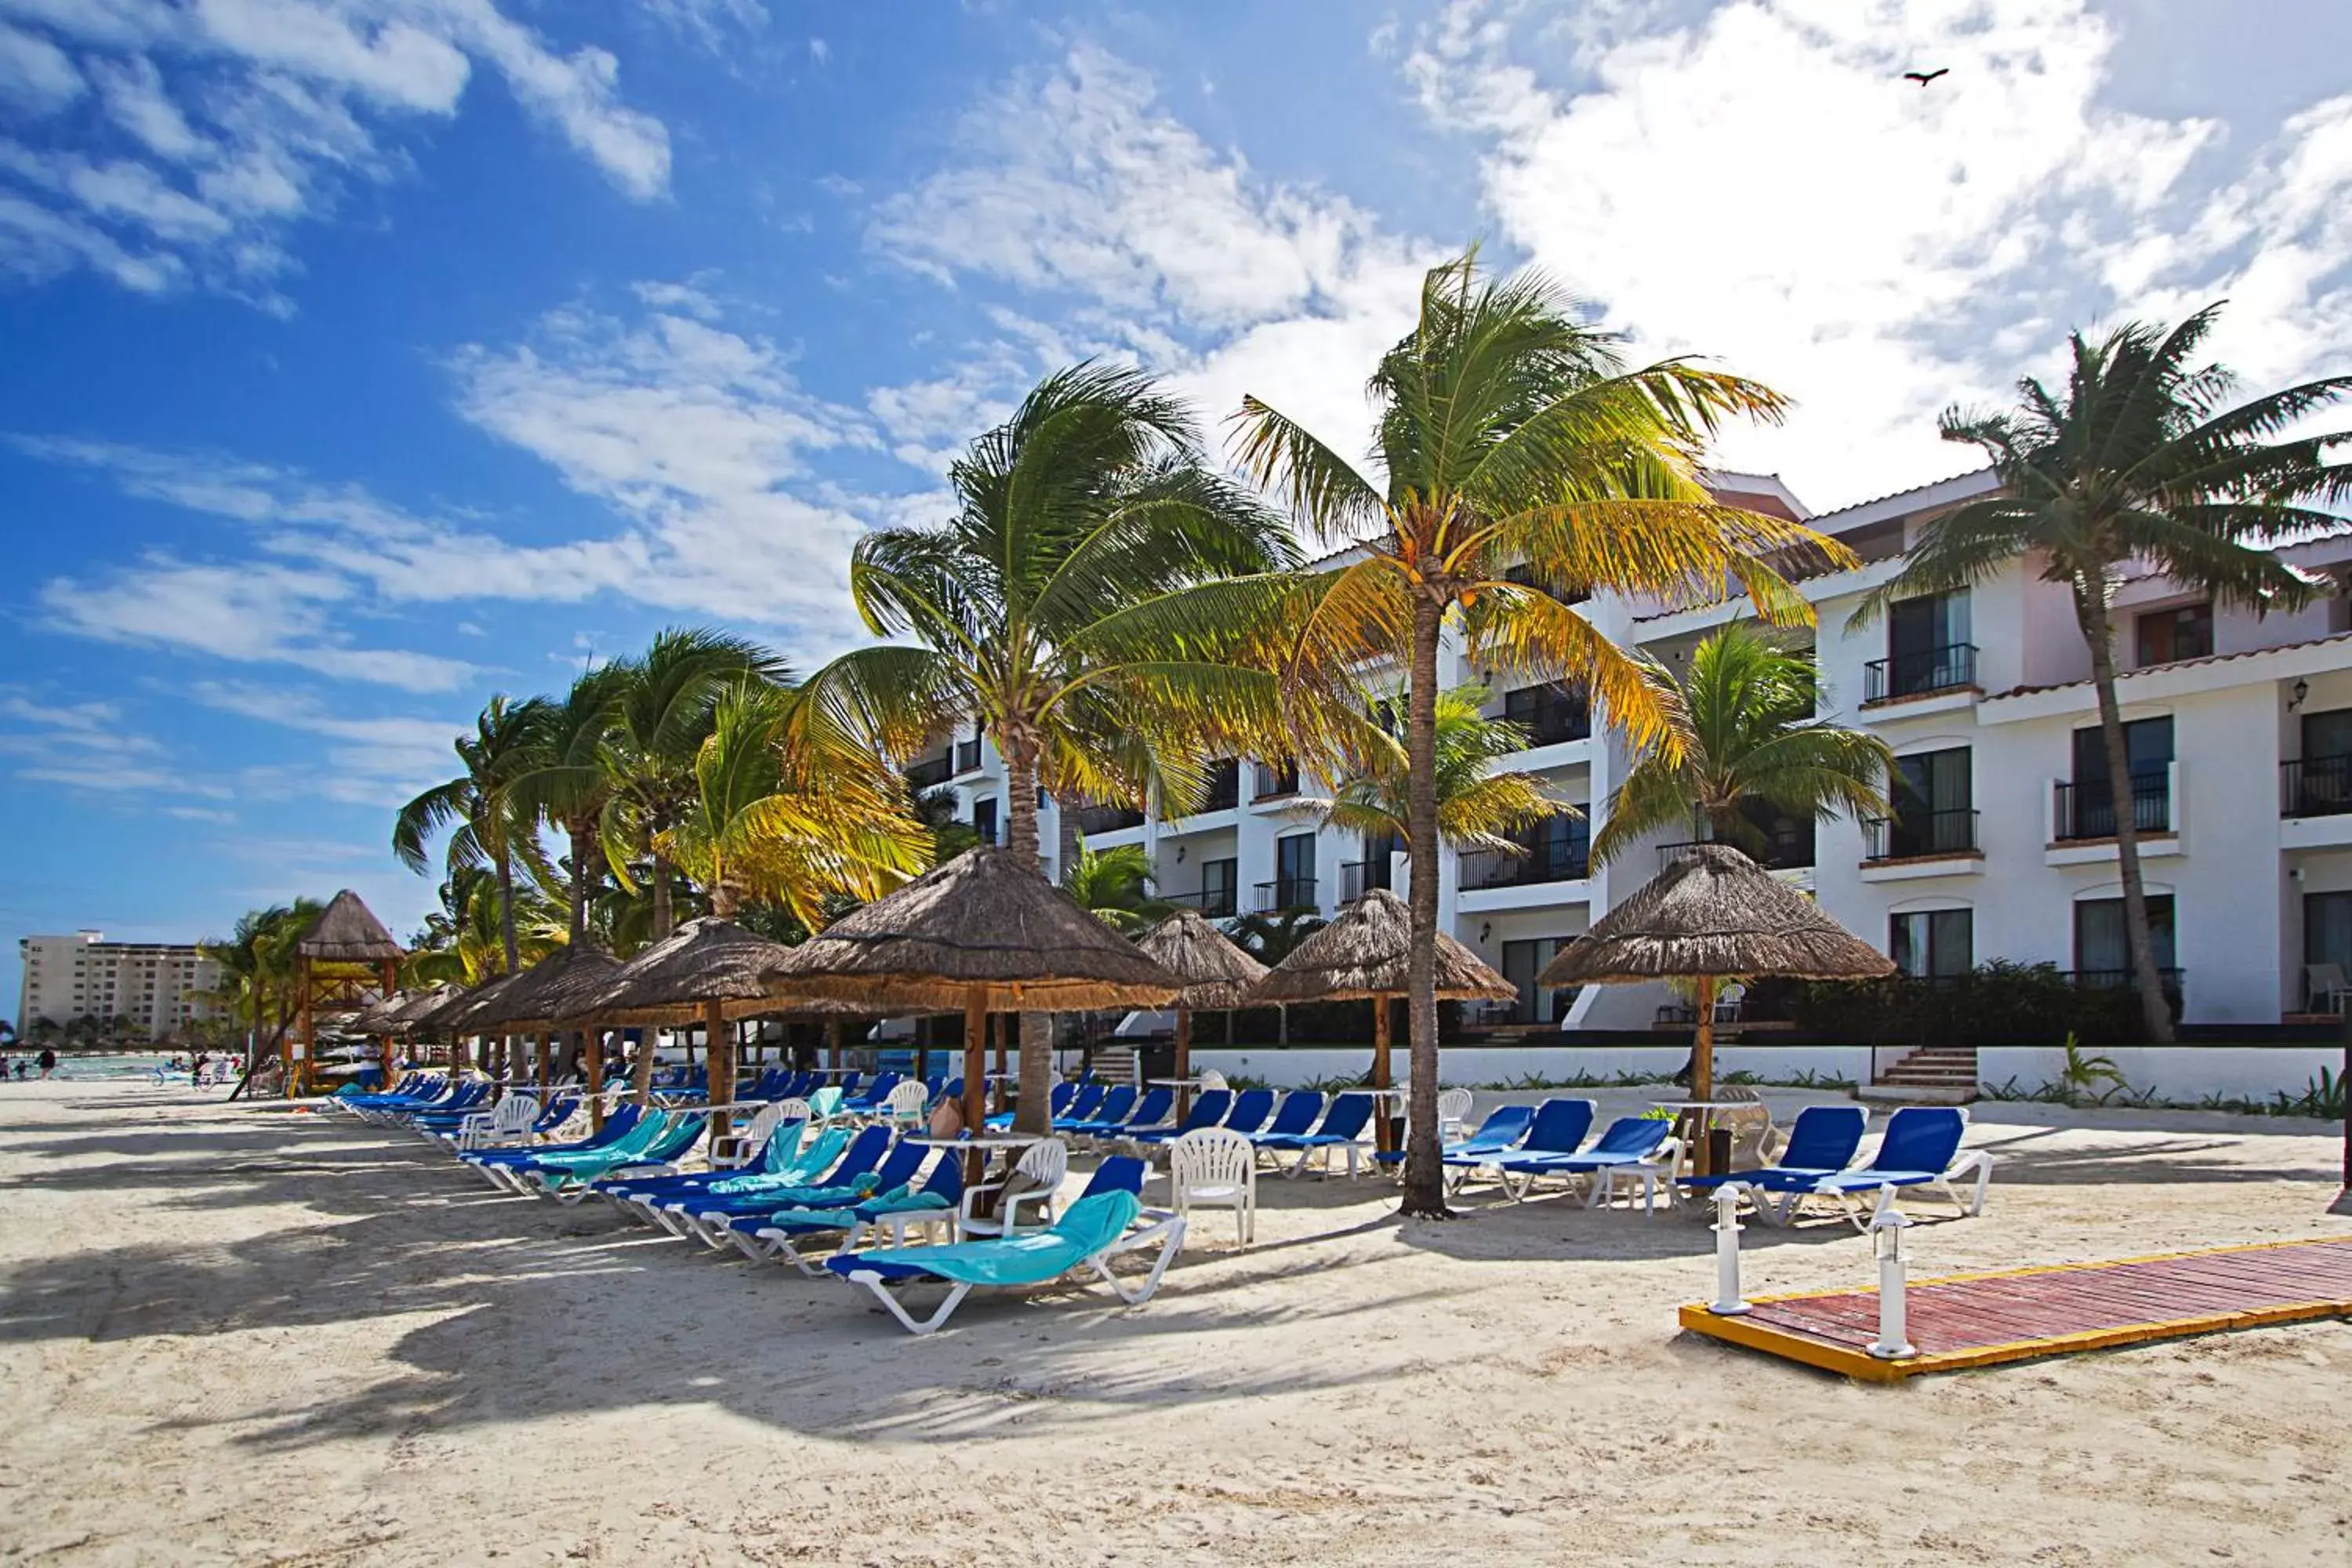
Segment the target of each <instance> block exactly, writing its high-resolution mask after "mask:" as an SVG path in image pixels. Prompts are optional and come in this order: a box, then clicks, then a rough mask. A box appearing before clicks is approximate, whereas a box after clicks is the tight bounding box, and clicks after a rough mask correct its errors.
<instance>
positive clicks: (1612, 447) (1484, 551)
mask: <svg viewBox="0 0 2352 1568" xmlns="http://www.w3.org/2000/svg"><path fill="white" fill-rule="evenodd" d="M1370 391H1371V394H1372V396H1373V398H1374V400H1375V402H1376V404H1377V405H1378V412H1377V417H1376V422H1375V432H1374V434H1375V441H1374V445H1375V449H1376V455H1377V457H1378V458H1379V461H1380V465H1381V479H1378V480H1375V479H1371V478H1368V477H1367V476H1366V475H1365V474H1364V473H1362V472H1361V471H1360V470H1359V469H1358V468H1356V467H1355V465H1353V464H1352V463H1350V462H1349V461H1348V460H1347V459H1346V458H1342V457H1341V456H1339V450H1338V449H1337V448H1335V447H1330V446H1328V445H1326V444H1325V443H1324V442H1323V441H1322V440H1320V439H1318V437H1316V436H1314V435H1313V434H1311V433H1309V432H1308V431H1307V430H1306V429H1305V428H1304V427H1302V426H1299V425H1298V424H1297V423H1296V422H1295V421H1293V420H1291V419H1289V418H1288V417H1286V416H1284V415H1283V414H1281V413H1280V412H1278V411H1276V409H1274V408H1272V407H1270V406H1268V405H1266V404H1265V403H1263V402H1261V401H1259V400H1258V399H1256V398H1254V397H1253V398H1250V399H1248V400H1246V401H1245V402H1244V405H1243V408H1242V413H1241V416H1240V421H1239V423H1240V442H1239V453H1240V457H1241V459H1242V461H1243V463H1244V466H1245V467H1246V468H1247V469H1248V470H1249V472H1250V473H1251V475H1252V476H1253V477H1254V478H1255V479H1257V480H1258V481H1259V482H1260V483H1262V484H1265V485H1269V486H1272V487H1275V488H1276V489H1277V490H1278V492H1279V493H1280V494H1281V495H1282V496H1283V497H1285V498H1286V500H1288V502H1289V504H1290V505H1291V507H1292V508H1293V509H1294V510H1296V511H1297V514H1298V515H1299V517H1300V518H1301V519H1302V520H1303V521H1305V522H1306V523H1307V526H1309V527H1310V528H1311V529H1312V530H1313V531H1315V533H1316V534H1317V535H1318V537H1319V538H1321V539H1322V540H1324V541H1325V542H1328V543H1329V544H1331V545H1334V546H1341V547H1346V548H1348V549H1349V551H1350V552H1351V558H1350V559H1349V560H1348V561H1347V562H1346V563H1343V564H1342V565H1340V566H1339V567H1338V568H1337V569H1335V570H1333V571H1330V572H1328V573H1325V574H1319V575H1318V576H1316V577H1314V578H1312V579H1310V580H1308V581H1307V582H1306V583H1304V584H1300V585H1299V586H1298V587H1297V589H1296V590H1295V591H1294V597H1293V598H1292V600H1291V602H1290V603H1288V604H1287V605H1283V606H1281V607H1280V608H1279V609H1276V610H1270V611H1269V612H1267V613H1265V614H1264V615H1263V616H1261V618H1259V619H1258V620H1256V621H1255V623H1254V628H1255V629H1262V631H1263V634H1264V635H1265V636H1266V637H1268V638H1269V639H1271V640H1273V641H1274V642H1275V643H1276V647H1283V645H1285V644H1286V651H1284V652H1282V653H1281V654H1280V655H1279V657H1282V658H1284V660H1285V668H1286V669H1287V670H1288V671H1289V672H1290V674H1291V676H1292V679H1293V683H1294V685H1299V684H1313V683H1314V682H1316V681H1318V680H1326V679H1329V675H1330V672H1331V671H1333V670H1335V669H1340V668H1349V669H1352V668H1362V667H1364V666H1367V665H1370V664H1377V663H1386V664H1389V665H1391V666H1392V667H1393V666H1399V665H1401V666H1402V668H1403V670H1404V674H1405V688H1406V695H1407V699H1408V700H1407V713H1406V720H1405V757H1406V763H1407V774H1406V776H1407V779H1408V781H1409V783H1408V787H1407V798H1406V806H1407V810H1406V826H1407V832H1406V835H1405V839H1406V853H1407V854H1408V856H1409V857H1410V858H1412V862H1413V864H1415V865H1416V866H1423V867H1427V866H1431V865H1433V864H1434V863H1435V861H1436V859H1437V843H1438V815H1437V795H1436V778H1437V773H1436V769H1437V758H1436V741H1437V700H1438V694H1439V688H1438V679H1437V663H1438V648H1439V644H1440V640H1441V638H1442V637H1443V636H1444V633H1445V631H1446V629H1447V628H1448V627H1449V626H1451V627H1454V628H1456V629H1457V630H1458V631H1459V633H1460V635H1461V637H1462V638H1463V640H1464V642H1465V645H1466V647H1467V649H1468V651H1469V653H1470V655H1471V657H1472V658H1475V659H1476V660H1477V661H1478V662H1479V664H1480V665H1481V666H1482V667H1486V668H1496V669H1498V670H1504V671H1508V672H1511V673H1514V674H1521V675H1524V676H1526V677H1527V678H1528V679H1559V678H1560V677H1562V676H1563V675H1564V676H1565V678H1566V679H1567V680H1568V681H1569V682H1570V683H1571V684H1573V685H1575V686H1578V687H1581V688H1582V689H1585V691H1586V692H1587V693H1588V696H1589V697H1590V698H1591V699H1593V700H1597V705H1598V706H1599V707H1601V709H1602V710H1603V711H1604V712H1605V715H1606V718H1607V720H1608V721H1609V722H1611V723H1612V724H1614V725H1615V726H1616V727H1617V728H1618V729H1619V730H1620V731H1622V732H1623V734H1624V735H1625V737H1626V739H1627V740H1628V741H1629V742H1632V743H1633V745H1634V746H1636V747H1651V746H1656V747H1660V748H1663V749H1664V750H1665V751H1667V752H1673V751H1674V750H1675V749H1676V748H1677V746H1678V745H1679V736H1678V732H1677V730H1676V727H1675V721H1674V713H1673V708H1672V704H1671V701H1670V700H1669V699H1668V696H1667V694H1666V693H1665V692H1664V690H1663V689H1661V687H1660V686H1659V685H1658V683H1657V681H1656V680H1655V679H1654V675H1653V673H1652V672H1651V670H1650V669H1649V668H1648V667H1647V666H1645V665H1644V664H1643V663H1642V662H1641V661H1639V660H1637V659H1636V658H1633V656H1632V655H1630V654H1628V653H1626V652H1625V651H1624V650H1622V649H1621V648H1619V647H1616V646H1615V645H1614V644H1613V643H1612V642H1611V641H1610V640H1609V639H1608V638H1607V637H1605V636H1603V635H1602V634H1601V631H1599V630H1598V629H1597V628H1596V627H1595V626H1593V625H1592V623H1591V622H1590V621H1588V620H1587V619H1585V618H1584V617H1583V616H1580V615H1579V614H1577V613H1576V611H1575V610H1574V609H1572V608H1571V607H1570V605H1568V604H1567V603H1566V602H1564V599H1563V598H1562V597H1559V596H1555V595H1554V594H1553V593H1551V592H1548V591H1547V586H1549V587H1558V588H1565V589H1573V590H1578V591H1580V592H1583V593H1587V594H1590V593H1593V592H1598V591H1602V590H1614V591H1617V592H1622V593H1626V594H1633V595H1653V596H1656V597H1661V598H1664V599H1667V600H1670V601H1675V602H1688V601H1693V600H1699V601H1712V600H1715V599H1720V598H1722V597H1724V596H1726V595H1728V594H1729V593H1730V592H1732V591H1733V590H1734V589H1735V587H1737V588H1738V589H1743V590H1744V591H1745V592H1746V593H1747V595H1748V597H1749V598H1750V600H1751V601H1753V602H1754V603H1755V605H1757V607H1758V608H1759V611H1762V612H1764V613H1765V614H1767V615H1769V616H1775V617H1783V618H1790V619H1801V618H1804V617H1805V616H1809V615H1810V611H1809V610H1808V609H1807V607H1806V606H1805V605H1804V603H1803V601H1802V599H1801V596H1800V595H1797V594H1796V593H1795V592H1794V591H1793V590H1792V589H1790V587H1789V585H1788V584H1787V583H1786V582H1785V581H1783V580H1782V579H1781V578H1780V576H1779V575H1778V574H1776V573H1775V572H1774V571H1773V570H1772V569H1771V568H1770V566H1769V564H1768V558H1769V555H1770V553H1771V552H1779V551H1786V550H1789V549H1790V548H1792V547H1799V548H1804V549H1806V550H1808V551H1809V552H1819V555H1820V556H1822V557H1825V558H1826V559H1828V560H1829V561H1831V562H1832V563H1835V564H1838V565H1846V564H1850V563H1852V561H1853V556H1852V553H1851V552H1848V551H1846V550H1845V549H1844V548H1843V546H1840V545H1838V544H1836V543H1834V542H1832V541H1829V540H1827V539H1825V538H1823V537H1822V536H1821V535H1820V534H1817V533H1815V532H1814V531H1812V530H1811V529H1808V528H1805V527H1803V526H1802V525H1801V524H1798V523H1793V522H1790V521H1787V520H1785V519H1782V518H1777V517H1772V516H1769V515H1765V514H1762V513H1758V512H1751V511H1747V510H1742V509H1740V508H1738V507H1734V506H1729V505H1727V504H1725V503H1724V502H1722V501H1719V500H1717V499H1716V498H1715V496H1714V495H1713V494H1711V493H1710V492H1709V491H1708V490H1707V489H1706V486H1705V484H1704V483H1702V482H1701V477H1700V464H1701V461H1702V459H1703V458H1704V456H1705V452H1706V443H1707V440H1708V439H1709V437H1712V436H1713V435H1714V433H1715V432H1716V431H1717V429H1718V428H1719V427H1720V426H1723V425H1724V424H1725V423H1726V422H1727V421H1730V420H1734V419H1767V420H1769V419H1777V418H1778V417H1779V416H1780V412H1781V409H1782V406H1783V405H1782V402H1781V400H1780V397H1779V396H1778V395H1776V394H1774V393H1773V392H1771V391H1770V390H1769V389H1768V388H1766V387H1764V386H1761V385H1759V384H1757V383H1755V382H1752V381H1748V380H1745V379H1743V378H1741V377H1739V376H1736V375H1731V374H1726V373H1723V372H1720V371H1714V370H1707V369H1703V368H1701V367H1700V366H1699V365H1697V364H1696V363H1691V362H1689V361H1686V360H1668V361H1664V362H1662V363H1656V364H1652V365H1648V366H1644V367H1643V368H1640V369H1635V370H1628V369H1626V368H1625V367H1624V364H1623V362H1622V358H1621V356H1620V354H1619V352H1618V347H1617V344H1616V342H1615V341H1614V339H1613V338H1612V336H1611V335H1610V334H1608V333H1606V332H1601V331H1595V330H1594V329H1592V328H1591V327H1590V326H1588V325H1586V324H1585V321H1584V312H1583V311H1582V310H1581V309H1580V307H1579V306H1578V304H1577V302H1576V301H1574V300H1571V299H1570V298H1569V297H1568V296H1567V295H1565V294H1564V293H1562V292H1561V291H1560V290H1559V289H1557V288H1556V287H1554V286H1553V285H1552V284H1551V283H1549V281H1548V280H1546V279H1543V278H1542V277H1540V276H1538V275H1536V274H1533V273H1527V274H1522V275H1520V276H1518V277H1516V278H1511V279H1499V280H1497V279H1482V278H1481V276H1480V274H1479V270H1478V267H1477V258H1476V253H1475V251H1474V252H1472V253H1470V254H1468V255H1465V256H1464V257H1462V258H1459V259H1457V260H1454V261H1451V262H1448V263H1446V264H1445V265H1444V266H1441V267H1438V268H1433V269H1432V270H1431V272H1430V273H1429V275H1428V277H1427V279H1425V280H1424V282H1423V288H1422V296H1421V316H1420V321H1419V324H1418V325H1417V326H1416V327H1415V328H1414V329H1413V331H1412V333H1411V334H1410V335H1408V336H1407V337H1406V338H1405V339H1404V340H1403V341H1402V342H1400V343H1398V344H1397V345H1396V346H1395V347H1394V348H1393V349H1391V351H1390V352H1389V353H1387V354H1386V355H1385V356H1383V357H1382V359H1381V363H1380V365H1379V367H1378V368H1377V369H1376V370H1375V372H1374V374H1373V375H1372V379H1371V384H1370ZM1528 564H1532V565H1533V566H1534V568H1535V574H1538V575H1540V576H1541V577H1542V578H1543V579H1544V581H1545V583H1546V584H1547V586H1537V585H1534V584H1528V583H1520V582H1515V581H1513V580H1512V577H1511V572H1512V569H1513V568H1514V567H1517V566H1522V565H1528ZM1411 890H1412V900H1411V907H1412V922H1411V926H1412V929H1411V936H1412V948H1411V963H1410V974H1409V989H1408V996H1409V999H1410V1004H1411V1031H1410V1033H1411V1040H1412V1089H1411V1100H1410V1105H1409V1111H1408V1114H1409V1117H1410V1121H1411V1124H1412V1129H1413V1135H1412V1142H1411V1144H1410V1147H1409V1149H1408V1152H1407V1157H1406V1163H1405V1202H1404V1210H1405V1212H1406V1213H1407V1214H1409V1215H1444V1214H1445V1213H1447V1212H1449V1211H1448V1210H1447V1209H1446V1207H1445V1202H1444V1186H1443V1183H1442V1180H1441V1177H1442V1168H1441V1165H1440V1163H1439V1151H1438V1144H1437V1131H1436V1130H1437V1003H1436V996H1435V973H1436V954H1437V934H1438V933H1437V879H1436V878H1435V877H1433V876H1416V877H1415V878H1413V879H1412V889H1411Z"/></svg>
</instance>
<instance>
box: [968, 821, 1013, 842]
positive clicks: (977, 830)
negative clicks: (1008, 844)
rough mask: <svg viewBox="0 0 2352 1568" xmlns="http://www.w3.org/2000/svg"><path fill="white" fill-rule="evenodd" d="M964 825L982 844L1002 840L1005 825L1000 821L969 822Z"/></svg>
mask: <svg viewBox="0 0 2352 1568" xmlns="http://www.w3.org/2000/svg"><path fill="white" fill-rule="evenodd" d="M964 826H967V827H970V828H971V830H972V832H973V834H974V835H975V836H977V837H979V839H980V841H981V842H982V844H1002V843H1003V842H1004V835H1005V825H1004V824H1003V823H1002V822H971V823H966V824H965V825H964Z"/></svg>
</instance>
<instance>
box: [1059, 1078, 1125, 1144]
mask: <svg viewBox="0 0 2352 1568" xmlns="http://www.w3.org/2000/svg"><path fill="white" fill-rule="evenodd" d="M1138 1099H1139V1095H1138V1094H1137V1092H1136V1089H1135V1086H1134V1085H1133V1084H1129V1083H1123V1084H1120V1085H1119V1086H1118V1088H1117V1089H1112V1090H1111V1091H1110V1092H1109V1093H1108V1094H1106V1095H1104V1096H1103V1099H1102V1104H1101V1105H1099V1106H1098V1107H1097V1108H1096V1110H1095V1113H1094V1114H1093V1115H1092V1116H1087V1117H1062V1118H1059V1119H1057V1120H1056V1121H1055V1124H1054V1125H1055V1131H1062V1132H1075V1133H1076V1134H1078V1135H1079V1136H1080V1137H1082V1138H1099V1137H1100V1136H1102V1134H1103V1133H1105V1132H1106V1131H1109V1130H1110V1129H1112V1128H1114V1127H1118V1126H1122V1125H1124V1124H1125V1123H1126V1121H1127V1119H1128V1118H1129V1116H1130V1115H1132V1114H1134V1111H1135V1102H1136V1100H1138Z"/></svg>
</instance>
